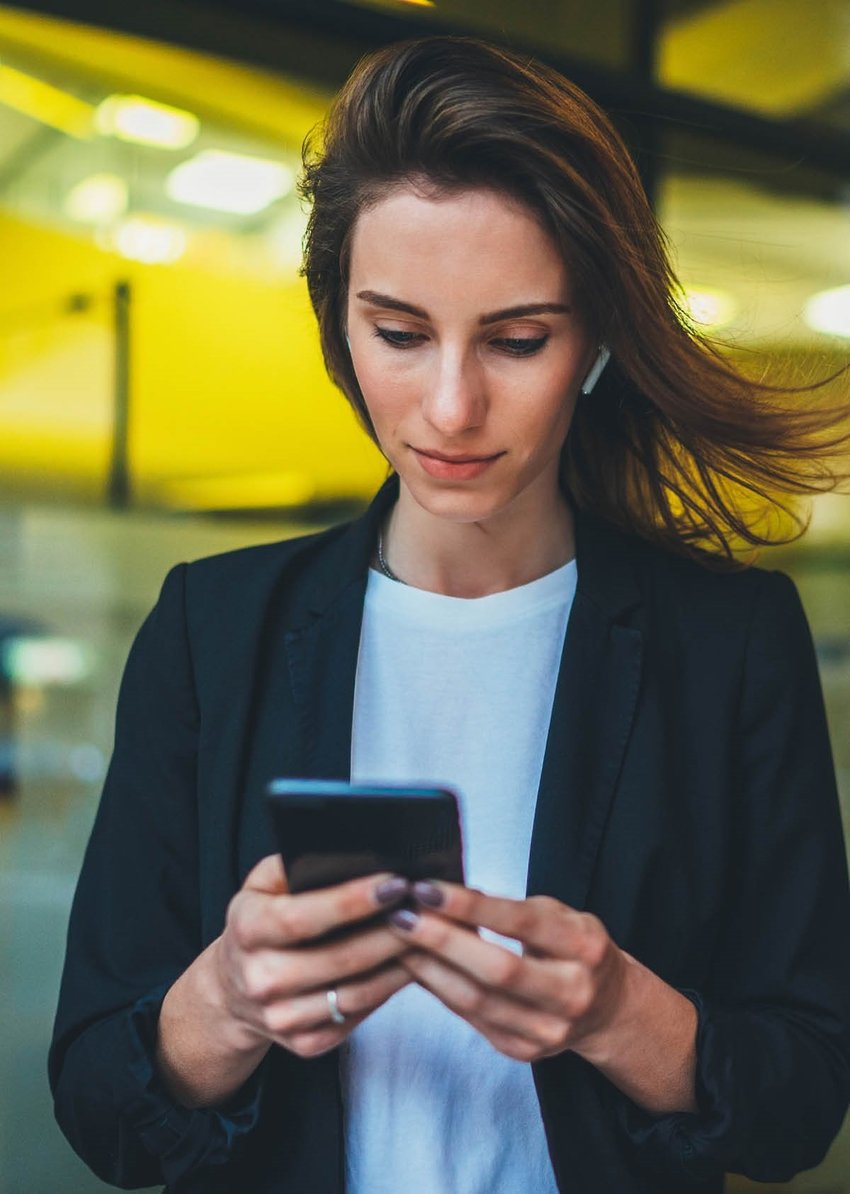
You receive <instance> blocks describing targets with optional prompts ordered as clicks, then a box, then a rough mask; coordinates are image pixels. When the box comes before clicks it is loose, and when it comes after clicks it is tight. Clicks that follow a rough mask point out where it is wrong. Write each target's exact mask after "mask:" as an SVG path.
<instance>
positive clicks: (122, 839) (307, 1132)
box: [50, 479, 850, 1194]
mask: <svg viewBox="0 0 850 1194" xmlns="http://www.w3.org/2000/svg"><path fill="white" fill-rule="evenodd" d="M397 486H398V483H397V481H396V480H394V479H393V480H391V481H390V482H388V483H387V485H385V486H384V487H383V489H382V490H381V492H380V493H379V495H378V496H377V498H376V499H375V501H374V502H373V504H372V506H371V507H370V509H369V511H368V512H367V514H366V515H365V516H364V517H363V518H362V519H360V520H357V521H356V522H354V523H352V524H350V525H349V526H346V527H342V528H334V529H332V530H331V531H329V532H324V533H322V534H320V535H316V536H310V537H307V538H305V539H300V540H295V541H290V542H284V543H279V544H270V545H266V546H262V547H257V548H248V549H244V550H242V551H238V552H231V553H228V554H226V555H222V556H217V557H212V558H209V559H206V560H200V561H196V562H194V563H192V564H190V565H179V566H177V567H176V568H174V569H173V570H172V571H171V572H170V573H169V575H168V577H167V578H166V581H165V583H164V585H163V590H162V593H161V595H160V599H159V601H158V603H157V605H156V607H155V609H154V610H153V611H152V613H151V614H150V615H149V617H148V619H147V620H146V622H145V624H144V625H143V627H142V629H141V630H140V632H139V635H138V636H137V639H136V642H135V643H134V646H133V649H132V651H131V653H130V658H129V660H128V663H127V668H126V671H125V676H124V680H123V682H122V689H121V696H120V698H119V707H118V718H117V728H116V746H115V752H114V754H113V759H112V762H111V765H110V770H109V774H108V776H107V780H106V784H105V788H104V795H103V799H102V802H101V807H100V810H99V812H98V817H97V820H96V823H95V827H94V830H93V833H92V839H91V842H90V844H89V848H88V851H87V855H86V859H85V862H84V866H83V871H82V874H81V878H80V884H79V887H78V892H77V895H76V898H75V903H74V908H73V911H72V917H71V925H70V930H69V949H68V956H67V959H66V966H65V972H64V976H63V986H62V992H61V996H60V1003H59V1009H58V1013H57V1021H56V1026H55V1033H54V1040H53V1044H52V1047H51V1053H50V1077H51V1084H52V1087H53V1089H54V1093H55V1097H56V1112H57V1117H58V1119H59V1122H60V1124H61V1126H62V1128H63V1130H64V1131H65V1132H66V1134H67V1135H68V1136H69V1139H70V1140H71V1142H72V1143H73V1144H74V1146H75V1148H77V1150H78V1151H79V1152H80V1153H81V1154H82V1155H83V1156H84V1158H85V1159H86V1160H87V1161H88V1163H89V1164H90V1165H91V1166H92V1168H93V1169H95V1171H96V1172H98V1173H99V1174H100V1175H101V1176H103V1177H104V1178H105V1179H106V1180H109V1181H113V1182H115V1183H116V1184H121V1185H124V1186H126V1187H132V1186H140V1185H150V1184H155V1183H157V1182H159V1181H166V1182H167V1183H168V1188H169V1189H170V1190H174V1191H180V1192H181V1194H182V1192H186V1191H201V1190H203V1191H206V1192H215V1191H231V1190H237V1189H238V1190H240V1191H243V1190H245V1189H249V1190H253V1191H257V1192H265V1191H269V1192H271V1191H278V1192H281V1194H295V1192H297V1194H302V1192H306V1191H317V1192H319V1191H321V1192H322V1194H326V1192H327V1194H336V1192H337V1191H341V1190H342V1188H343V1177H342V1174H343V1171H344V1162H343V1135H342V1120H341V1105H340V1095H339V1084H338V1058H337V1054H336V1053H335V1052H334V1053H331V1054H328V1055H326V1056H324V1057H322V1058H318V1059H314V1060H309V1061H308V1060H303V1059H300V1058H297V1057H295V1056H293V1055H291V1054H289V1053H287V1052H286V1051H284V1050H282V1049H280V1048H277V1047H273V1048H272V1049H271V1050H270V1052H269V1053H268V1055H267V1056H266V1058H265V1059H264V1061H263V1063H262V1064H261V1066H260V1068H259V1070H258V1071H257V1073H256V1074H255V1075H254V1076H253V1077H252V1078H251V1079H250V1080H249V1081H248V1082H247V1083H246V1084H245V1086H244V1087H243V1089H242V1090H241V1091H240V1092H238V1093H237V1095H235V1096H234V1098H233V1099H232V1100H231V1101H230V1102H229V1103H228V1104H227V1105H226V1106H224V1107H221V1108H218V1109H217V1110H215V1111H212V1110H208V1109H202V1110H195V1111H191V1112H190V1111H188V1110H186V1109H185V1108H180V1107H176V1106H174V1105H173V1104H171V1103H170V1101H169V1100H168V1099H167V1096H166V1095H165V1094H164V1092H163V1090H162V1088H161V1087H160V1086H159V1084H158V1082H157V1080H156V1078H155V1075H154V1074H153V1071H152V1069H151V1063H150V1058H151V1051H152V1048H153V1040H154V1035H155V1026H156V1015H157V1010H158V1007H159V1004H160V1002H161V1000H162V998H163V996H164V994H165V992H166V991H167V989H168V987H169V986H170V985H171V983H172V982H173V981H174V980H175V979H176V977H177V976H178V975H179V974H180V973H181V972H182V971H183V970H184V969H185V968H186V967H187V966H188V965H189V964H190V963H191V961H192V960H193V958H194V957H196V956H197V954H198V953H199V952H200V951H201V950H202V949H203V948H204V947H205V946H206V945H207V944H208V943H209V942H210V941H212V940H213V939H214V938H215V937H216V936H218V934H219V933H220V932H221V930H222V927H223V923H224V917H225V912H226V908H227V904H228V901H229V900H230V898H231V897H232V895H233V894H234V893H235V891H236V890H237V889H238V888H239V886H240V885H241V882H242V881H243V879H244V877H245V875H246V874H247V872H248V870H249V869H250V868H251V866H252V865H253V864H254V863H255V862H256V861H257V860H258V859H259V858H261V857H263V856H264V855H266V854H268V853H271V852H273V850H274V842H273V838H272V834H271V832H270V825H269V824H268V822H267V820H266V814H265V810H264V809H263V808H262V805H261V794H262V789H263V786H264V784H265V782H266V781H267V780H268V779H269V778H270V777H271V776H273V775H277V774H287V775H304V776H325V777H346V776H347V775H348V769H349V755H350V744H351V713H352V707H353V693H354V677H355V670H356V662H357V652H358V646H359V630H360V622H361V617H362V610H363V598H364V592H365V583H366V577H367V569H368V562H369V558H370V555H371V552H372V550H373V546H374V542H375V538H376V534H377V528H378V525H379V524H380V521H381V520H382V518H383V517H384V516H385V514H386V511H387V509H388V508H389V506H390V505H391V503H392V502H393V501H394V500H395V497H396V496H397V492H398V489H397ZM576 555H577V569H578V586H577V591H576V596H575V600H574V603H573V608H572V612H571V615H570V621H569V625H568V629H567V635H566V639H565V644H564V652H563V658H562V663H561V669H560V673H559V680H558V686H557V691H556V696H555V703H554V708H553V714H552V724H551V728H550V733H549V739H548V744H547V749H546V755H545V760H544V766H543V773H542V777H541V781H540V789H539V794H538V801H537V808H536V813H535V822H534V832H533V837H532V845H531V854H530V861H529V876H528V892H529V894H537V893H547V894H550V895H553V896H555V897H557V898H558V899H560V900H562V901H563V902H565V903H567V904H569V905H572V906H574V907H576V908H581V909H588V910H591V911H593V912H595V913H596V914H597V915H598V916H599V917H601V919H602V920H603V922H604V923H605V925H606V926H607V928H608V930H609V932H610V933H611V935H612V937H613V938H614V940H615V941H616V942H617V943H618V944H619V945H620V946H622V947H623V948H624V949H626V950H628V951H629V952H630V953H632V954H633V955H635V956H636V957H637V958H639V959H640V960H641V961H642V962H644V963H645V964H646V965H648V966H649V967H651V968H652V969H653V970H655V971H656V972H657V973H658V974H659V975H661V977H662V978H664V979H665V980H666V981H667V982H668V983H670V984H671V985H673V986H675V987H677V988H678V989H680V990H682V991H683V992H684V993H685V994H686V995H688V997H689V998H690V999H692V1001H693V1002H694V1003H695V1004H696V1006H697V1010H698V1013H699V1033H698V1039H697V1048H698V1057H699V1073H698V1084H697V1094H698V1100H699V1104H700V1114H698V1115H689V1114H686V1113H677V1114H673V1115H667V1116H652V1115H649V1114H647V1113H645V1112H644V1111H642V1110H641V1109H640V1108H639V1107H637V1106H636V1105H634V1104H632V1103H631V1102H630V1101H629V1100H628V1099H627V1098H626V1097H625V1096H624V1095H623V1094H622V1093H621V1092H620V1091H618V1090H617V1089H616V1087H614V1086H613V1085H612V1084H611V1083H610V1082H609V1081H608V1080H607V1079H605V1078H604V1077H603V1076H602V1075H601V1074H600V1073H599V1072H598V1071H596V1070H595V1069H594V1068H593V1067H592V1066H590V1065H589V1064H588V1063H586V1062H584V1061H583V1060H582V1059H581V1058H579V1057H577V1056H576V1055H575V1054H574V1053H571V1052H567V1053H563V1054H561V1055H560V1056H558V1057H555V1058H550V1059H547V1060H545V1061H542V1062H540V1063H535V1065H534V1067H533V1072H534V1078H535V1082H536V1086H537V1091H538V1095H539V1098H540V1102H541V1109H542V1113H543V1118H544V1123H545V1126H546V1130H547V1137H548V1141H549V1148H550V1153H551V1155H552V1160H553V1165H554V1168H555V1173H556V1176H557V1179H558V1182H559V1185H560V1187H561V1188H562V1189H564V1190H575V1191H581V1192H582V1194H584V1192H585V1191H587V1192H590V1191H592V1192H594V1194H595V1192H597V1191H611V1192H612V1194H614V1192H616V1194H628V1192H631V1191H635V1192H637V1191H641V1192H646V1194H649V1192H650V1191H651V1192H652V1194H668V1192H669V1194H673V1192H674V1191H680V1190H683V1189H693V1190H697V1191H701V1192H704V1194H709V1192H716V1191H719V1190H721V1189H722V1182H723V1179H722V1174H723V1171H724V1170H725V1169H734V1170H740V1171H743V1172H746V1173H748V1174H749V1175H750V1176H752V1177H755V1178H760V1179H762V1180H782V1179H783V1178H785V1177H787V1176H789V1175H790V1174H792V1173H793V1172H795V1171H797V1170H799V1169H801V1168H806V1167H809V1166H812V1165H814V1164H816V1163H817V1162H818V1161H819V1160H820V1158H821V1156H822V1155H823V1153H824V1152H825V1150H826V1148H827V1147H828V1144H829V1143H830V1141H831V1139H832V1137H833V1136H834V1134H835V1132H836V1131H837V1130H838V1127H839V1126H840V1123H841V1120H842V1118H843V1115H844V1112H845V1109H846V1106H847V1101H848V1092H850V960H848V956H847V949H846V943H847V932H848V928H850V892H848V881H847V868H846V861H845V857H844V847H843V840H842V834H841V825H840V818H839V813H838V804H837V797H836V792H835V780H834V773H833V768H832V761H831V755H830V748H829V742H828V737H827V730H826V722H825V717H824V712H823V702H822V696H821V690H820V684H819V680H818V676H817V669H816V663H815V658H814V652H813V649H812V643H811V637H810V635H809V631H808V627H807V624H806V621H805V617H804V615H803V612H802V609H801V606H800V603H799V599H798V597H797V594H796V591H795V589H794V586H793V585H792V584H791V582H790V581H789V580H788V579H787V577H785V576H783V575H782V574H780V573H771V572H766V571H763V570H761V569H751V570H749V571H747V572H744V573H739V574H734V575H719V574H716V573H713V572H710V571H707V570H705V569H703V568H701V567H700V566H699V565H697V564H695V563H693V562H690V561H686V560H682V559H679V558H676V557H673V556H671V555H669V554H667V553H664V552H662V551H660V550H659V549H657V548H654V547H652V546H650V545H648V544H646V543H644V542H643V541H640V540H638V539H636V538H633V537H630V536H626V535H623V534H621V533H620V532H618V531H617V530H615V529H614V528H612V527H610V526H608V525H607V524H605V523H603V522H602V521H601V520H598V519H596V518H594V517H592V516H590V515H588V514H584V513H581V512H577V513H576ZM506 1130H507V1129H506ZM519 1144H520V1142H518V1145H519Z"/></svg>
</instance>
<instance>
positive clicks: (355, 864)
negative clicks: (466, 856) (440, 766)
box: [266, 779, 463, 892]
mask: <svg viewBox="0 0 850 1194" xmlns="http://www.w3.org/2000/svg"><path fill="white" fill-rule="evenodd" d="M266 802H267V806H268V809H269V812H270V813H271V817H272V821H273V823H274V830H275V836H276V840H277V845H278V849H279V850H280V853H281V856H282V858H283V865H284V869H285V871H286V878H287V883H288V884H289V890H290V891H291V892H299V891H311V890H314V889H316V888H319V887H329V886H332V885H334V884H337V883H344V882H346V881H347V880H349V879H359V878H361V877H363V876H365V875H374V874H377V873H378V872H382V871H389V872H391V873H393V874H396V875H403V876H405V878H408V879H411V880H414V881H415V880H417V879H446V880H448V881H449V882H452V883H462V882H463V847H462V840H461V828H460V815H459V808H458V798H457V796H456V794H455V793H454V792H452V791H451V790H450V789H448V788H442V787H434V788H426V787H404V786H386V785H375V786H371V785H363V784H349V783H343V782H341V781H331V780H305V779H274V780H272V781H271V782H270V783H269V784H268V786H267V788H266Z"/></svg>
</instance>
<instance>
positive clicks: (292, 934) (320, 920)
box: [215, 854, 411, 1057]
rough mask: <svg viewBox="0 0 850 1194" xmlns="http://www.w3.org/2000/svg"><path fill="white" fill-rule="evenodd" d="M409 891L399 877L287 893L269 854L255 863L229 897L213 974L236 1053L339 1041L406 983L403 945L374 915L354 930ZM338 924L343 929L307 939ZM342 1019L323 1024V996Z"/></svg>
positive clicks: (309, 1051)
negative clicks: (267, 1044)
mask: <svg viewBox="0 0 850 1194" xmlns="http://www.w3.org/2000/svg"><path fill="white" fill-rule="evenodd" d="M408 893H409V885H408V883H407V882H406V881H405V880H404V879H399V878H398V877H394V876H391V875H373V876H371V877H369V878H366V879H355V880H353V881H351V882H349V883H343V884H340V885H339V886H336V887H329V888H325V889H323V890H321V891H311V892H304V893H301V894H299V895H290V894H289V890H288V888H287V885H286V878H285V875H284V870H283V864H282V862H281V859H280V856H279V855H277V854H273V855H269V856H268V857H267V858H263V859H261V861H260V862H258V863H257V865H256V866H255V867H254V869H253V870H252V871H251V873H250V874H249V875H248V876H247V878H246V879H245V882H244V884H243V885H242V888H241V890H240V891H239V892H237V894H236V895H235V896H234V897H233V899H232V900H231V901H230V905H229V907H228V910H227V920H226V925H225V929H224V932H223V933H222V935H221V937H220V938H218V940H217V942H216V949H215V968H216V972H217V975H218V981H219V985H220V988H221V991H222V995H223V1000H224V1003H225V1006H226V1008H227V1011H228V1012H229V1014H230V1017H232V1020H233V1021H234V1023H235V1025H236V1029H237V1032H236V1036H237V1039H238V1041H239V1042H240V1044H243V1045H244V1048H245V1049H246V1050H247V1049H251V1048H256V1046H257V1044H258V1043H260V1042H262V1041H274V1042H276V1043H277V1044H279V1045H282V1046H283V1047H284V1048H286V1049H289V1050H290V1051H291V1052H293V1053H297V1054H298V1055H299V1056H301V1057H316V1056H318V1055H319V1054H320V1053H326V1052H327V1051H328V1050H329V1049H333V1048H334V1047H335V1046H336V1045H338V1044H339V1043H340V1042H341V1041H342V1040H343V1039H344V1038H345V1037H346V1036H347V1035H348V1034H349V1033H350V1032H351V1030H352V1029H353V1028H356V1027H357V1025H358V1024H359V1023H360V1022H361V1021H362V1020H364V1019H365V1018H366V1016H368V1015H369V1014H370V1013H371V1012H373V1011H374V1010H375V1009H376V1008H377V1007H380V1005H381V1004H382V1003H384V1002H386V1000H387V999H389V998H390V996H391V995H394V994H395V993H396V991H400V990H401V989H402V987H404V986H406V985H407V984H408V983H409V982H411V976H410V975H409V974H408V972H407V971H406V970H405V969H404V967H403V966H402V965H401V964H400V960H401V959H402V958H403V957H404V956H405V955H406V954H407V953H408V952H409V950H410V945H409V943H408V942H406V941H404V939H403V938H402V937H400V935H399V934H398V933H396V932H395V931H393V930H392V929H391V928H390V927H389V926H388V925H387V924H386V922H385V921H384V920H383V918H381V919H380V920H378V921H377V923H372V924H369V925H368V926H359V924H358V922H361V921H364V920H367V919H369V918H372V917H374V916H375V915H376V913H378V912H380V911H381V910H385V909H387V908H391V907H392V906H393V904H397V903H398V901H399V900H400V899H401V898H402V897H403V896H405V895H407V894H408ZM346 926H350V927H351V931H350V932H346V933H345V934H344V935H343V936H341V937H339V938H338V939H335V940H333V941H322V942H318V943H317V942H316V938H321V937H323V936H324V934H326V933H329V932H331V931H332V930H338V929H340V928H344V927H346ZM331 989H334V990H336V994H337V1008H338V1010H339V1012H341V1013H342V1014H343V1015H344V1016H345V1021H344V1023H342V1024H335V1023H333V1022H332V1017H331V1006H330V1003H329V1001H328V991H329V990H331Z"/></svg>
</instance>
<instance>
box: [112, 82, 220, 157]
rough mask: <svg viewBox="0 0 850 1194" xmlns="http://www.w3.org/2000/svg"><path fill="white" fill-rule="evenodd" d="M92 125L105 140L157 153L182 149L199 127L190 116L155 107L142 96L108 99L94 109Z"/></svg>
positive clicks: (159, 106) (163, 105)
mask: <svg viewBox="0 0 850 1194" xmlns="http://www.w3.org/2000/svg"><path fill="white" fill-rule="evenodd" d="M95 123H96V126H97V130H98V132H99V133H103V134H104V135H105V136H111V137H117V138H118V139H119V140H120V141H133V142H136V143H138V144H139V145H154V146H156V147H158V148H160V149H185V148H186V146H187V145H191V144H192V142H193V141H194V140H195V138H196V137H197V135H198V132H199V130H200V127H201V124H200V121H199V120H198V118H197V116H194V115H193V114H192V113H191V112H186V111H184V110H183V109H182V108H172V107H170V106H169V105H168V104H159V103H156V102H155V101H154V100H149V99H146V98H145V97H144V96H142V95H110V96H108V97H107V98H106V99H105V100H104V101H103V102H102V103H101V104H100V105H99V106H98V109H97V114H96V116H95Z"/></svg>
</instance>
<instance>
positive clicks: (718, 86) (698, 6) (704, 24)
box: [658, 0, 850, 130]
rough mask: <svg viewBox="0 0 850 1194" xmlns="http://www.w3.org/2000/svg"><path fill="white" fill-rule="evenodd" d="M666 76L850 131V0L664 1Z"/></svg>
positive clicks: (773, 113) (682, 85)
mask: <svg viewBox="0 0 850 1194" xmlns="http://www.w3.org/2000/svg"><path fill="white" fill-rule="evenodd" d="M661 14H662V28H661V33H660V38H659V47H658V78H659V82H661V83H662V84H663V85H665V86H668V87H674V88H677V89H680V90H682V91H690V92H694V93H696V94H699V95H703V96H705V97H706V98H708V99H712V100H717V101H719V102H721V103H724V104H732V105H734V106H736V107H743V108H750V109H753V110H754V111H756V112H759V113H761V114H762V115H765V116H770V117H773V118H775V119H781V120H787V119H795V120H796V119H806V120H813V121H818V122H823V123H825V124H828V125H832V126H834V127H837V128H841V129H848V130H850V0H818V3H817V4H812V3H809V4H805V3H801V0H662V3H661Z"/></svg>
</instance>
